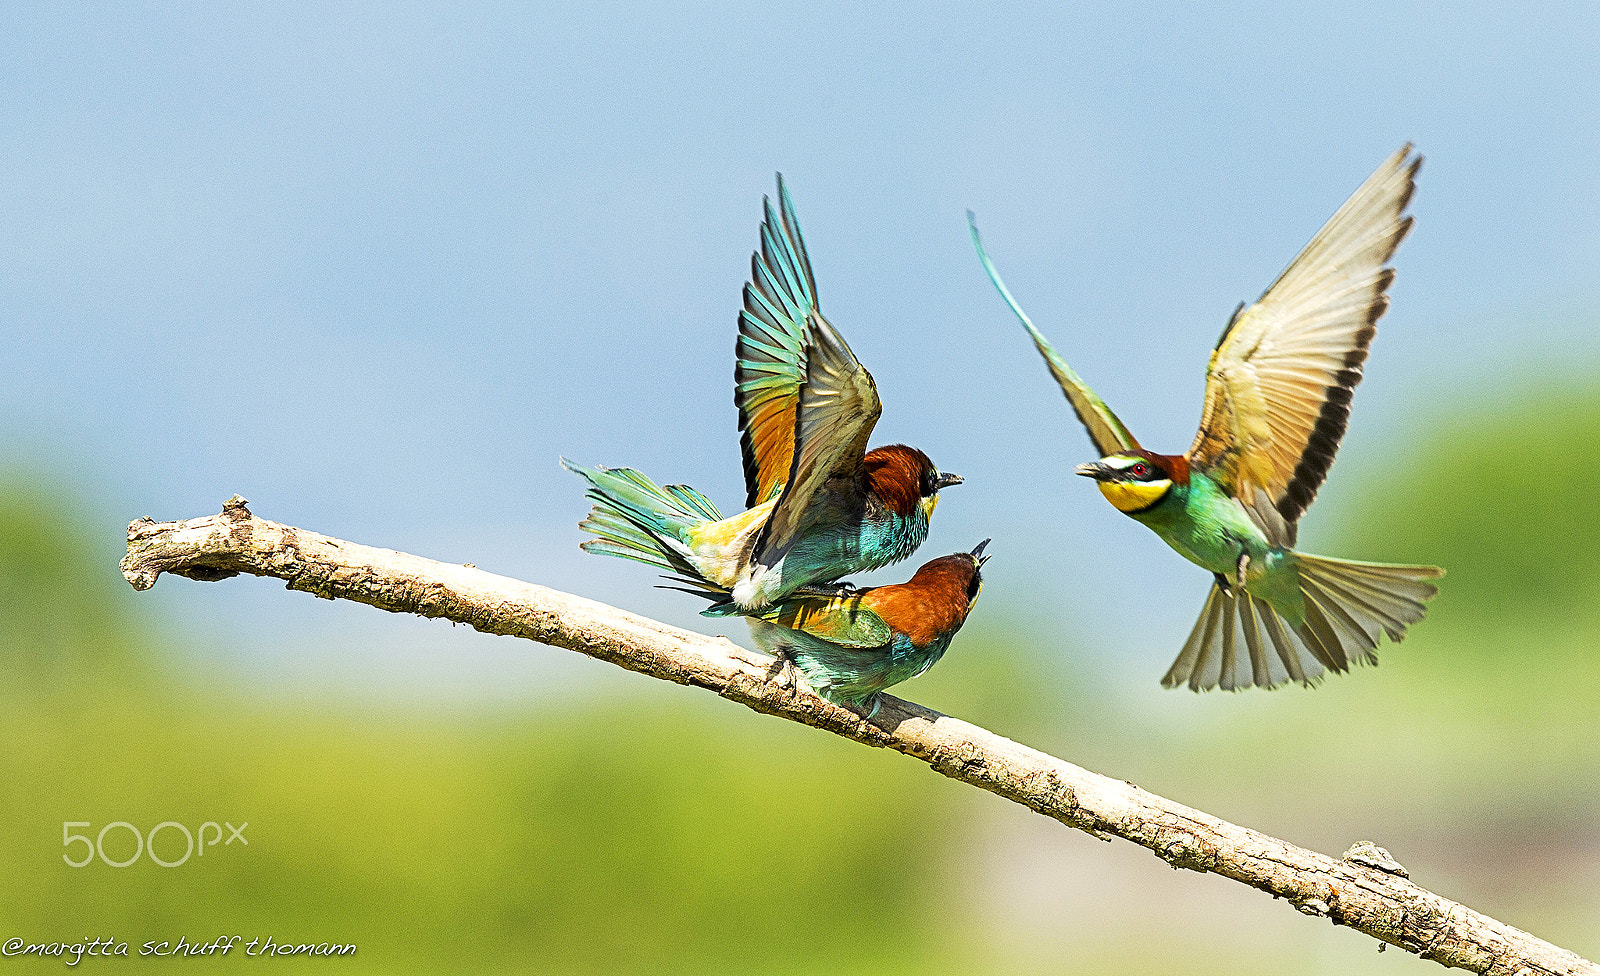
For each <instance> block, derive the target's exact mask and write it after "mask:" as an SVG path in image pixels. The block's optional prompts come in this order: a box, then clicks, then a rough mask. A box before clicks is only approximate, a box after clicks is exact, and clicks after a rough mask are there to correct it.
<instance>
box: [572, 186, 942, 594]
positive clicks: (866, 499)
mask: <svg viewBox="0 0 1600 976" xmlns="http://www.w3.org/2000/svg"><path fill="white" fill-rule="evenodd" d="M778 199H779V206H780V207H781V210H782V213H781V216H780V214H779V213H778V212H776V211H774V210H773V207H772V202H771V200H767V199H764V200H763V201H762V202H763V207H764V212H765V220H764V222H763V223H762V225H761V249H760V250H759V251H757V252H756V253H755V254H754V255H753V256H752V258H751V270H750V281H749V283H748V284H746V285H745V287H744V311H743V312H741V313H740V315H739V341H738V344H737V346H736V348H735V360H736V363H735V367H734V396H733V399H734V404H735V405H736V406H737V407H738V408H739V429H740V430H741V431H742V432H743V434H742V436H741V438H740V446H741V449H742V451H743V456H744V475H745V489H746V498H745V506H746V510H745V511H744V512H742V513H740V514H738V515H735V516H732V517H731V518H723V517H722V514H721V513H720V512H719V511H717V508H716V506H715V505H713V504H711V502H710V500H709V499H707V498H706V497H705V496H704V495H701V494H700V493H699V492H697V491H695V490H694V489H692V488H688V487H686V486H683V485H668V486H667V487H666V488H661V487H659V486H658V485H656V484H655V483H654V482H652V481H651V480H650V479H649V478H646V477H645V476H644V475H642V474H640V473H639V472H637V471H634V470H632V469H631V468H603V467H596V468H584V467H581V466H578V465H574V464H572V463H570V462H568V461H566V460H564V459H563V461H562V464H564V465H565V466H566V467H567V468H568V469H569V470H571V471H573V472H575V473H576V474H578V475H580V476H581V477H583V478H584V480H586V481H588V482H589V491H588V497H589V498H590V500H592V501H593V502H594V508H593V510H592V511H591V512H590V513H589V517H588V518H587V519H585V520H584V521H583V523H582V524H581V528H583V529H586V530H587V531H589V532H591V533H593V534H594V535H595V536H596V537H597V538H595V539H591V540H590V541H588V542H585V543H583V548H584V549H586V550H588V551H589V552H595V553H603V554H605V555H610V556H620V557H622V558H624V559H634V560H638V561H639V562H642V563H647V564H649V565H652V566H658V567H661V568H663V569H667V570H670V571H672V572H676V573H680V574H685V573H687V574H690V575H693V576H698V577H702V578H704V579H706V580H708V581H710V582H711V583H713V584H715V585H717V586H721V587H725V588H726V589H728V590H729V591H730V593H731V597H732V600H733V603H734V604H735V605H737V606H738V607H739V608H740V609H741V610H751V611H754V610H761V609H763V608H766V607H769V606H771V605H772V604H773V603H774V602H776V601H778V600H781V599H783V598H784V597H786V596H788V595H789V594H791V593H794V592H795V591H796V590H799V589H800V588H802V587H808V586H814V585H823V584H828V583H832V582H834V581H836V580H838V579H840V578H842V577H844V576H847V575H849V574H851V573H858V572H865V571H868V570H872V569H877V568H879V567H882V566H887V565H889V564H890V563H896V562H899V561H900V560H902V559H905V558H906V557H907V556H909V555H911V554H912V553H913V552H915V551H916V548H917V547H918V546H920V545H922V542H923V540H924V539H926V538H927V537H928V519H929V517H930V516H931V515H932V514H933V509H934V506H935V505H936V504H937V503H938V498H939V490H940V489H941V488H947V487H949V486H950V485H955V484H960V483H961V478H960V477H959V476H957V475H953V474H946V473H943V472H941V471H939V470H938V469H937V468H936V467H934V465H933V462H932V461H930V460H928V456H927V455H926V454H923V453H922V452H921V451H919V450H917V449H916V448H914V447H907V446H905V445H903V444H891V445H889V446H887V447H879V448H874V449H873V450H871V451H868V450H867V449H866V447H867V438H868V437H870V436H871V434H872V428H873V427H874V426H875V425H876V424H877V422H878V416H879V414H880V413H882V409H883V408H882V404H880V403H879V401H878V389H877V386H876V385H875V384H874V383H873V381H872V374H870V373H868V372H867V370H866V367H864V366H862V365H861V363H860V362H858V361H857V360H856V357H855V354H854V353H852V352H851V351H850V347H849V346H848V345H846V344H845V341H844V337H843V336H841V335H839V333H838V331H837V330H836V329H834V327H833V326H832V325H830V324H829V323H828V321H827V320H826V319H824V318H823V317H822V313H821V312H820V311H819V310H818V306H817V284H816V280H815V279H814V278H813V276H812V273H811V261H810V259H809V258H808V257H807V255H806V247H805V242H804V241H803V240H802V239H801V237H800V221H799V219H798V218H796V216H795V213H794V204H793V203H792V202H791V201H790V199H789V191H788V189H787V188H786V187H785V186H784V185H783V176H782V175H781V174H780V175H779V176H778ZM685 567H687V569H686V568H685Z"/></svg>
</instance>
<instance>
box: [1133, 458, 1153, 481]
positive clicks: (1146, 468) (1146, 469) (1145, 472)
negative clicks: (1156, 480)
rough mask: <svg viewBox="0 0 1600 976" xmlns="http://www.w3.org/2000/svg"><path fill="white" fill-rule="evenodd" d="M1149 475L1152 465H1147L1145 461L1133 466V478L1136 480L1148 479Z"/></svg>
mask: <svg viewBox="0 0 1600 976" xmlns="http://www.w3.org/2000/svg"><path fill="white" fill-rule="evenodd" d="M1149 474H1150V465H1148V464H1145V463H1144V462H1143V461H1140V462H1139V463H1138V464H1135V465H1134V466H1133V476H1134V477H1135V478H1144V477H1148V476H1149Z"/></svg>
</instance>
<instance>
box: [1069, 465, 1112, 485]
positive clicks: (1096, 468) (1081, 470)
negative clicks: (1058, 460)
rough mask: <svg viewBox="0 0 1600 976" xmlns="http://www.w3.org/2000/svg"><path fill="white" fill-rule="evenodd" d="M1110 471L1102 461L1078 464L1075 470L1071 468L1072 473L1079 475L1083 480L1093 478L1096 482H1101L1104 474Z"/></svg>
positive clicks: (1108, 466)
mask: <svg viewBox="0 0 1600 976" xmlns="http://www.w3.org/2000/svg"><path fill="white" fill-rule="evenodd" d="M1110 470H1111V467H1110V465H1108V464H1106V463H1105V462H1104V461H1090V462H1089V463H1088V464H1080V465H1078V466H1077V467H1076V468H1073V469H1072V473H1073V474H1081V475H1083V476H1084V477H1085V478H1093V479H1094V480H1096V481H1103V480H1104V479H1105V476H1106V473H1107V472H1109V471H1110Z"/></svg>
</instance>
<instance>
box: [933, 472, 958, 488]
mask: <svg viewBox="0 0 1600 976" xmlns="http://www.w3.org/2000/svg"><path fill="white" fill-rule="evenodd" d="M962 480H963V479H962V477H961V476H960V475H959V474H951V473H950V472H948V471H941V472H939V473H938V474H936V475H934V476H933V490H934V491H938V490H939V489H941V488H948V487H950V486H951V485H959V484H961V482H962Z"/></svg>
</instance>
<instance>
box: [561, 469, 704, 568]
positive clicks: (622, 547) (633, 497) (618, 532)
mask: <svg viewBox="0 0 1600 976" xmlns="http://www.w3.org/2000/svg"><path fill="white" fill-rule="evenodd" d="M561 466H562V467H564V468H566V469H567V470H568V471H571V472H572V473H573V474H576V475H577V476H579V477H580V478H582V479H583V480H585V481H587V482H588V483H589V491H588V492H587V493H586V495H587V497H588V498H589V500H590V501H592V502H594V508H593V509H591V510H590V512H589V517H588V518H586V519H584V520H583V521H582V522H580V523H578V527H579V528H580V529H583V530H584V531H586V532H589V533H591V534H593V535H594V536H595V538H593V539H590V540H589V541H588V542H585V543H583V546H582V547H583V548H584V549H585V550H587V551H589V552H594V553H601V554H604V555H607V556H617V557H619V558H622V559H632V560H635V561H637V562H641V563H645V564H646V565H649V566H656V567H658V568H660V569H665V570H667V571H669V572H673V573H677V574H679V575H680V576H683V577H685V578H686V581H687V582H690V583H694V582H695V581H697V580H699V579H700V574H699V572H698V571H696V569H695V568H694V566H693V565H692V564H691V563H690V561H689V559H688V558H687V557H688V555H689V549H688V545H687V543H688V533H689V529H690V528H691V527H693V526H694V525H697V524H699V523H701V522H716V521H720V520H721V519H722V513H721V512H719V511H717V507H716V506H715V505H713V504H712V503H711V500H710V499H708V498H706V496H704V495H702V494H700V493H699V492H698V491H695V490H694V489H693V488H689V487H687V486H685V485H668V486H666V487H665V488H662V487H661V486H659V485H657V484H656V483H655V482H653V481H651V480H650V479H649V478H647V477H645V476H644V475H642V474H640V473H639V472H638V471H635V470H634V469H632V468H604V467H593V468H586V467H583V466H582V465H578V464H573V463H572V462H571V461H568V460H567V459H566V458H562V459H561Z"/></svg>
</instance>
